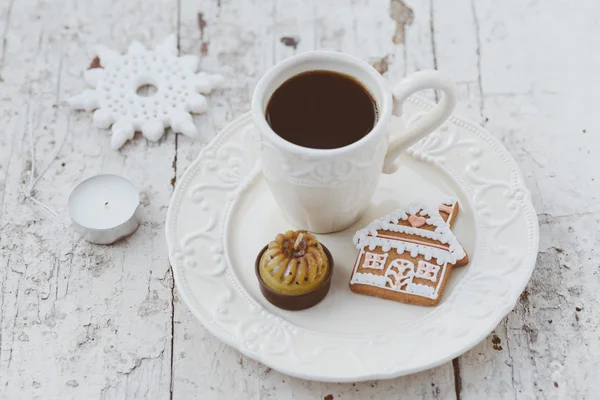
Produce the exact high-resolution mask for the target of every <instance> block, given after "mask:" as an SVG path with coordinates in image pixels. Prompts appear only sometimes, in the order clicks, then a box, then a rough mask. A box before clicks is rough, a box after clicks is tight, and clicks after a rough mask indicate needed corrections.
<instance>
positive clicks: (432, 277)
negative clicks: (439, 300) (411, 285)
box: [415, 260, 440, 282]
mask: <svg viewBox="0 0 600 400" xmlns="http://www.w3.org/2000/svg"><path fill="white" fill-rule="evenodd" d="M438 272H440V266H439V265H435V264H431V263H428V262H426V261H423V260H421V261H419V264H418V265H417V272H416V273H415V278H420V279H427V280H428V281H431V282H437V276H438Z"/></svg>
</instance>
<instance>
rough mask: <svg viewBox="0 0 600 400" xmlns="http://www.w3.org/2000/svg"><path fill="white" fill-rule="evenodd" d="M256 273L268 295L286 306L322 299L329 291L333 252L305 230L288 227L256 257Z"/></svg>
mask: <svg viewBox="0 0 600 400" xmlns="http://www.w3.org/2000/svg"><path fill="white" fill-rule="evenodd" d="M255 268H256V276H257V278H258V281H259V284H260V289H261V292H262V294H263V295H264V296H265V298H266V299H267V300H268V301H269V302H270V303H272V304H273V305H275V306H277V307H279V308H283V309H286V310H302V309H305V308H309V307H312V306H314V305H315V304H317V303H319V302H320V301H321V300H322V299H323V298H324V297H325V295H326V294H327V292H328V291H329V286H330V284H331V276H332V273H333V258H332V256H331V253H330V252H329V250H327V248H326V247H325V246H323V245H322V244H321V243H320V242H319V241H318V240H317V238H316V237H315V236H314V235H312V234H310V233H308V232H306V231H287V232H286V233H285V234H279V235H277V237H276V238H275V240H273V241H272V242H270V243H269V244H268V245H267V246H265V247H264V248H263V249H262V251H261V252H260V253H259V255H258V257H257V258H256V265H255Z"/></svg>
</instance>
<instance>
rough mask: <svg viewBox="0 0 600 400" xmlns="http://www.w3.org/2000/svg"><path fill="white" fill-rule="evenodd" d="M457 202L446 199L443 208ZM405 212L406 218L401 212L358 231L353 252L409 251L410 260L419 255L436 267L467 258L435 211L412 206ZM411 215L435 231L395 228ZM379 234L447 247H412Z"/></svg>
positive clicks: (402, 211) (445, 223)
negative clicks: (416, 237)
mask: <svg viewBox="0 0 600 400" xmlns="http://www.w3.org/2000/svg"><path fill="white" fill-rule="evenodd" d="M456 201H457V200H456V199H452V198H449V199H445V200H444V201H443V202H442V204H445V205H454V204H455V203H456ZM406 211H407V212H408V214H407V213H406V212H404V210H401V209H399V210H396V211H393V212H391V213H390V214H388V215H385V216H383V217H381V218H378V219H376V220H374V221H372V222H371V223H370V224H369V225H367V226H366V227H365V228H363V229H361V230H359V231H357V232H356V234H355V235H354V239H353V241H354V244H355V245H356V248H357V249H359V250H362V249H364V248H365V247H368V248H369V250H374V249H375V248H376V247H381V248H382V250H383V251H385V252H387V251H390V250H391V249H392V248H393V249H396V251H397V252H398V254H402V253H404V252H405V251H408V252H410V254H411V256H412V257H416V256H417V255H418V254H421V255H423V256H424V257H425V260H427V261H429V260H430V259H432V258H435V259H436V261H437V264H439V265H443V264H445V263H446V262H449V263H452V264H455V263H456V262H457V261H458V260H461V259H463V258H464V257H465V256H466V252H465V250H464V249H463V248H462V246H461V245H460V243H459V242H458V239H457V238H456V236H454V234H453V233H452V230H451V229H450V225H449V224H448V222H446V221H444V219H443V218H442V217H441V215H440V213H439V211H438V210H437V209H434V208H430V207H427V206H426V205H424V204H417V203H414V204H411V205H409V206H408V207H407V209H406ZM410 215H415V216H422V217H425V218H426V219H425V223H426V224H427V225H430V226H434V227H435V230H433V231H430V230H427V229H421V228H415V227H412V226H405V225H400V224H398V222H399V221H400V220H403V221H406V220H408V217H409V216H410ZM382 230H383V231H390V232H397V233H404V234H407V235H414V236H419V237H423V238H427V239H431V240H434V241H436V242H439V243H440V244H441V245H445V246H448V249H446V248H445V247H444V248H440V247H441V246H436V245H434V244H429V243H425V242H421V243H420V244H419V243H413V242H412V241H407V240H403V238H401V237H397V238H390V237H389V236H386V237H380V232H379V231H382Z"/></svg>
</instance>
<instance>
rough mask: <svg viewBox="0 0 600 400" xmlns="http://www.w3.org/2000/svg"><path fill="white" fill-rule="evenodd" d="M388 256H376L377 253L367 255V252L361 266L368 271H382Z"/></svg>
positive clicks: (385, 254)
mask: <svg viewBox="0 0 600 400" xmlns="http://www.w3.org/2000/svg"><path fill="white" fill-rule="evenodd" d="M387 257H388V254H387V253H384V254H377V253H369V252H368V251H367V252H366V253H365V261H364V262H363V264H362V267H363V268H370V269H379V270H382V269H383V267H385V262H386V261H387Z"/></svg>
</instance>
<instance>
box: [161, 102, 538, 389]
mask: <svg viewBox="0 0 600 400" xmlns="http://www.w3.org/2000/svg"><path fill="white" fill-rule="evenodd" d="M408 101H409V103H412V104H413V105H415V106H417V107H419V108H421V109H423V110H426V109H429V108H431V107H432V104H433V103H431V102H430V101H428V100H425V99H422V98H419V97H411V98H410V99H409V100H408ZM250 121H251V115H250V113H245V114H243V115H242V116H240V117H238V118H236V119H235V120H233V121H232V122H230V123H229V124H228V125H227V126H225V127H224V128H223V129H222V130H221V131H220V132H219V134H218V135H217V136H216V137H215V138H214V139H213V140H212V141H211V142H210V143H209V144H208V145H207V146H205V148H204V149H203V150H202V151H201V152H200V154H199V155H198V157H197V158H196V159H195V160H194V161H193V162H192V164H190V166H189V167H188V169H187V170H186V171H185V172H184V174H183V175H182V177H181V178H180V179H179V180H178V182H181V183H180V184H179V185H177V186H176V187H175V190H174V192H173V195H172V197H171V201H170V204H169V208H168V211H167V217H166V226H165V232H166V241H167V247H168V249H169V261H170V263H171V267H172V271H173V276H174V280H175V284H176V285H177V288H178V292H179V296H180V297H181V298H182V299H183V301H184V303H185V304H186V305H187V306H188V308H189V309H190V310H191V311H192V314H193V315H194V316H195V317H196V318H197V319H198V320H199V321H200V323H201V324H202V325H203V326H204V327H205V329H207V330H208V331H209V332H210V333H211V334H212V335H213V336H215V337H216V338H217V339H219V340H220V341H222V342H224V343H226V344H227V345H229V346H231V347H233V348H235V349H237V350H238V351H240V352H241V353H243V354H244V355H246V356H248V357H250V358H252V359H254V360H256V361H259V362H261V363H263V364H265V365H267V366H269V367H271V368H273V369H276V370H278V371H280V372H282V373H285V374H287V375H290V376H294V377H298V378H302V379H309V380H317V381H325V382H355V381H364V380H373V379H391V378H395V377H398V376H402V375H408V374H412V373H416V372H420V371H424V370H427V369H430V368H434V367H436V366H439V365H441V364H444V363H446V362H448V361H450V360H452V359H453V358H455V357H457V356H459V355H461V354H463V353H465V352H466V351H468V350H470V349H471V348H473V347H474V346H476V345H477V344H478V343H480V342H481V340H483V339H484V338H485V337H487V336H488V335H489V333H490V332H492V331H493V329H495V327H496V326H497V325H498V324H499V323H500V321H501V320H502V319H503V318H504V317H505V316H506V315H508V313H510V311H511V310H512V309H513V308H514V306H515V305H516V302H517V301H518V298H519V295H520V294H521V293H522V291H523V290H524V289H525V287H526V285H527V283H528V282H529V279H530V278H531V274H532V273H533V269H534V268H535V261H536V259H537V253H538V247H539V224H538V219H537V214H536V212H535V209H534V207H533V204H532V202H531V199H530V197H529V194H528V193H529V192H528V191H527V189H526V188H525V184H524V181H523V178H522V174H521V172H520V169H519V168H518V165H517V163H516V161H515V160H514V158H513V157H512V156H511V155H510V153H509V152H508V150H506V148H505V147H504V146H503V145H502V143H501V142H500V141H499V140H498V139H496V138H495V137H494V136H493V135H492V134H491V133H490V132H489V131H487V130H486V129H485V128H483V127H482V126H480V125H479V124H477V123H475V122H473V121H470V120H468V119H465V118H462V117H458V116H456V115H452V117H451V118H450V122H452V123H453V124H456V125H458V126H461V127H462V128H464V129H468V130H471V131H472V132H474V133H475V134H476V135H477V136H478V137H479V138H480V139H482V140H484V141H486V142H487V143H488V144H490V145H491V147H492V148H493V149H494V150H495V151H496V152H497V153H498V155H499V156H500V157H501V159H502V160H503V161H504V162H505V163H506V164H507V166H508V168H509V170H510V173H511V180H512V181H513V183H515V182H519V183H521V185H522V187H523V189H524V190H526V191H527V197H526V199H525V200H523V202H524V204H523V207H522V209H523V212H524V217H525V218H526V220H527V229H528V236H529V237H530V238H531V243H530V244H528V246H527V250H528V252H529V254H526V257H524V259H523V263H522V265H521V266H520V268H521V269H526V270H524V272H525V273H526V275H527V279H523V280H522V281H520V282H512V283H511V286H512V288H511V289H514V290H513V293H514V295H513V297H514V298H513V299H512V301H510V306H506V307H504V308H502V309H499V310H498V311H497V312H496V314H495V318H493V319H492V321H491V322H490V323H488V324H487V325H486V326H485V329H483V327H480V330H479V331H480V334H478V335H477V334H474V335H473V337H476V340H472V342H471V345H468V346H464V347H461V348H458V349H457V350H455V351H452V352H450V353H448V354H447V355H446V356H443V357H440V358H435V359H434V360H433V361H430V362H428V363H423V364H420V365H419V366H417V367H412V368H402V367H400V368H397V369H395V370H391V371H386V372H383V373H373V374H357V375H354V376H344V377H342V378H340V377H339V376H315V375H311V374H310V373H305V372H300V371H298V370H293V369H291V368H288V367H287V366H284V365H277V360H276V359H269V358H268V357H264V356H262V355H261V354H259V353H258V352H247V351H245V348H244V347H243V346H242V345H241V343H239V342H237V341H236V340H234V339H235V337H234V335H233V334H231V333H230V332H229V334H226V333H228V332H222V327H220V326H219V325H217V324H215V323H213V322H212V321H211V318H210V317H205V316H204V315H203V313H202V312H200V311H199V310H198V309H196V301H195V300H194V299H192V298H191V297H192V295H191V294H189V293H188V292H187V290H188V289H187V287H188V285H187V282H185V281H186V278H184V277H183V275H184V273H183V272H182V271H180V269H182V268H183V266H179V265H178V264H179V262H178V260H176V257H175V256H174V254H173V253H174V252H173V249H174V248H175V242H174V241H175V236H176V232H175V231H174V230H173V228H172V225H173V224H174V222H171V221H174V217H175V215H174V214H175V211H174V210H175V207H176V203H177V200H178V199H179V198H180V197H181V196H183V192H184V189H183V188H184V186H185V185H184V184H183V183H184V182H186V181H187V180H189V179H191V177H190V176H191V175H192V171H193V170H194V167H195V166H196V165H197V164H199V163H200V162H201V160H202V157H203V156H204V154H205V152H206V151H207V150H209V149H212V148H214V147H216V146H218V145H219V144H220V143H221V142H222V138H223V137H226V136H227V133H228V132H232V131H235V130H236V129H240V128H242V127H243V126H245V125H246V124H247V123H248V122H250ZM409 154H411V155H412V156H413V157H415V158H417V159H423V160H426V158H427V157H426V156H423V155H420V154H419V153H418V152H417V151H415V150H413V149H410V150H409ZM428 161H430V162H432V163H433V164H437V162H436V161H435V160H428ZM444 172H445V173H447V174H449V175H451V178H452V179H455V180H456V179H457V177H456V176H454V175H453V172H452V171H448V170H445V171H444ZM249 175H252V173H251V174H249ZM253 179H254V177H250V179H249V180H250V181H251V182H252V181H253ZM458 183H459V184H460V181H458ZM461 186H464V185H461ZM244 189H245V188H240V190H244ZM470 200H472V199H470ZM231 204H233V202H231ZM227 219H228V215H226V217H225V218H224V221H223V223H225V220H227ZM182 289H185V290H182Z"/></svg>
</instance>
